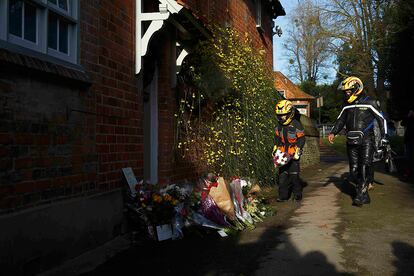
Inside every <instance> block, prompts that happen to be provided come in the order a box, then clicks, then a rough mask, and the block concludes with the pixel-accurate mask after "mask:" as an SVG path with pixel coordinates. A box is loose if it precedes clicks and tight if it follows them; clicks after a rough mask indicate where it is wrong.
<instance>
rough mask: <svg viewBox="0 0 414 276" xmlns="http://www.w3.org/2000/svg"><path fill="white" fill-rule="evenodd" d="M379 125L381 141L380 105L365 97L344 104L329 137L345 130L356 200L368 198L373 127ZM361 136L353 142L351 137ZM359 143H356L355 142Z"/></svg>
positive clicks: (384, 132) (384, 129) (384, 130)
mask: <svg viewBox="0 0 414 276" xmlns="http://www.w3.org/2000/svg"><path fill="white" fill-rule="evenodd" d="M375 121H376V122H377V123H378V126H379V128H380V130H381V135H382V138H384V139H385V137H386V135H387V122H386V120H385V118H384V116H383V115H382V114H381V112H380V110H379V103H378V102H377V101H375V100H372V99H370V98H369V97H368V96H364V95H362V96H360V97H359V98H358V99H357V100H356V101H355V102H354V103H352V104H346V105H345V106H344V107H343V109H342V111H341V113H340V114H339V116H338V118H337V120H336V122H335V125H334V127H333V129H332V131H331V133H332V134H335V135H336V134H338V133H339V132H340V131H341V130H342V128H343V127H344V126H345V127H346V132H347V152H348V159H349V170H350V174H351V179H352V180H353V181H356V184H357V196H358V195H359V196H362V194H365V193H366V195H367V196H368V194H367V185H368V178H369V168H370V166H371V165H372V160H373V154H374V150H375V149H376V145H375V134H374V123H375ZM355 135H356V136H358V138H359V137H360V136H362V138H361V139H352V138H354V137H352V136H355ZM356 140H359V141H356Z"/></svg>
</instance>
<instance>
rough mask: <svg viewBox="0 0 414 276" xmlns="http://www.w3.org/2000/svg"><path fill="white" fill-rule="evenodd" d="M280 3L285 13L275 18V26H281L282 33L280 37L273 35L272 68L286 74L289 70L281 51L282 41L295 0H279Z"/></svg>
mask: <svg viewBox="0 0 414 276" xmlns="http://www.w3.org/2000/svg"><path fill="white" fill-rule="evenodd" d="M280 3H281V4H282V6H283V8H284V9H285V12H286V15H285V16H279V17H278V18H276V20H275V26H279V27H281V28H282V32H283V34H282V36H281V37H279V36H278V35H274V36H273V70H274V71H281V72H282V73H283V74H284V75H287V74H288V72H289V67H288V65H289V61H288V60H287V59H286V58H284V56H285V54H284V53H283V52H284V49H283V42H284V39H285V38H286V33H287V32H286V30H287V27H288V24H289V15H290V14H291V12H292V11H293V10H294V8H295V7H296V5H297V1H295V0H280Z"/></svg>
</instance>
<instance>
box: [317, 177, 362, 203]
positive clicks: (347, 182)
mask: <svg viewBox="0 0 414 276" xmlns="http://www.w3.org/2000/svg"><path fill="white" fill-rule="evenodd" d="M331 183H333V184H334V185H335V187H336V188H337V189H338V190H340V191H341V193H343V194H346V195H348V196H349V197H350V198H351V199H353V198H354V197H355V196H356V190H355V182H354V181H352V180H351V179H350V174H349V172H346V173H343V174H342V175H341V176H340V177H337V176H330V177H328V179H327V180H326V183H325V184H324V185H323V186H328V185H330V184H331Z"/></svg>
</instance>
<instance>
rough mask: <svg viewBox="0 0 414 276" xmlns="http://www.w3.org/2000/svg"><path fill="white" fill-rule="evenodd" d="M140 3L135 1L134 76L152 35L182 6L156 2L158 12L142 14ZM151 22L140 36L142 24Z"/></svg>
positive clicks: (168, 0)
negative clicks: (157, 3)
mask: <svg viewBox="0 0 414 276" xmlns="http://www.w3.org/2000/svg"><path fill="white" fill-rule="evenodd" d="M142 1H143V0H135V9H136V12H135V14H136V16H135V74H139V72H140V71H141V67H142V59H141V58H142V57H143V56H145V55H146V53H147V50H148V45H149V42H150V40H151V37H152V36H153V35H154V33H155V32H156V31H158V30H160V29H161V28H162V25H163V24H164V21H165V20H166V19H167V18H168V17H169V16H170V14H173V13H178V12H179V11H180V10H181V9H182V7H183V6H181V5H179V4H177V2H175V0H158V1H159V2H160V4H159V12H148V13H144V12H142ZM144 21H151V24H150V25H149V27H148V29H147V30H146V31H145V34H142V22H144Z"/></svg>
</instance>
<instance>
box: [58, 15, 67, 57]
mask: <svg viewBox="0 0 414 276" xmlns="http://www.w3.org/2000/svg"><path fill="white" fill-rule="evenodd" d="M59 51H60V52H62V53H65V54H67V53H68V23H66V22H64V21H62V20H59Z"/></svg>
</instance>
